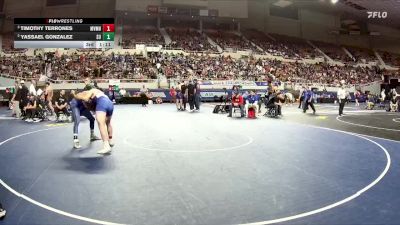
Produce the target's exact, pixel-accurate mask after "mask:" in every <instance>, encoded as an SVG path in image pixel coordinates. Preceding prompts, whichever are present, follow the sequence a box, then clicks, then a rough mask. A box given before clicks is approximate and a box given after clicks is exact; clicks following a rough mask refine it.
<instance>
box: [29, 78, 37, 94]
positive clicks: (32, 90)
mask: <svg viewBox="0 0 400 225" xmlns="http://www.w3.org/2000/svg"><path fill="white" fill-rule="evenodd" d="M29 94H31V95H33V96H36V94H37V93H36V80H34V79H32V81H31V85H30V86H29Z"/></svg>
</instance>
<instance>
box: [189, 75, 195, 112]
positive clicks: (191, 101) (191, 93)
mask: <svg viewBox="0 0 400 225" xmlns="http://www.w3.org/2000/svg"><path fill="white" fill-rule="evenodd" d="M187 88H188V102H189V106H190V112H193V110H194V103H195V101H194V100H195V99H194V98H195V92H196V87H195V86H194V84H193V81H192V80H191V81H189V85H188V87H187Z"/></svg>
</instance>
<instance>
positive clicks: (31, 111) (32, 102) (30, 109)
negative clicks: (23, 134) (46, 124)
mask: <svg viewBox="0 0 400 225" xmlns="http://www.w3.org/2000/svg"><path fill="white" fill-rule="evenodd" d="M36 107H37V101H36V97H35V96H34V95H29V98H28V101H27V105H26V106H24V111H25V115H26V119H25V121H26V122H33V118H34V116H35V113H36Z"/></svg>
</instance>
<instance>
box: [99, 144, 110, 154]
mask: <svg viewBox="0 0 400 225" xmlns="http://www.w3.org/2000/svg"><path fill="white" fill-rule="evenodd" d="M109 153H111V147H110V145H104V147H103V149H101V150H99V151H97V154H100V155H105V154H109Z"/></svg>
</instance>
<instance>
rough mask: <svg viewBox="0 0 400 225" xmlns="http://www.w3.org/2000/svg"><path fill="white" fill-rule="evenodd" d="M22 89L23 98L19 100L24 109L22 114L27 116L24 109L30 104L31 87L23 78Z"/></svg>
mask: <svg viewBox="0 0 400 225" xmlns="http://www.w3.org/2000/svg"><path fill="white" fill-rule="evenodd" d="M20 88H21V90H20V94H21V100H20V102H19V108H20V110H21V111H22V114H23V115H22V116H23V117H25V115H24V114H25V111H24V110H23V109H24V108H25V106H26V105H27V104H28V101H29V99H28V94H29V89H28V87H27V86H26V85H25V82H24V81H23V80H21V86H20Z"/></svg>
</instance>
